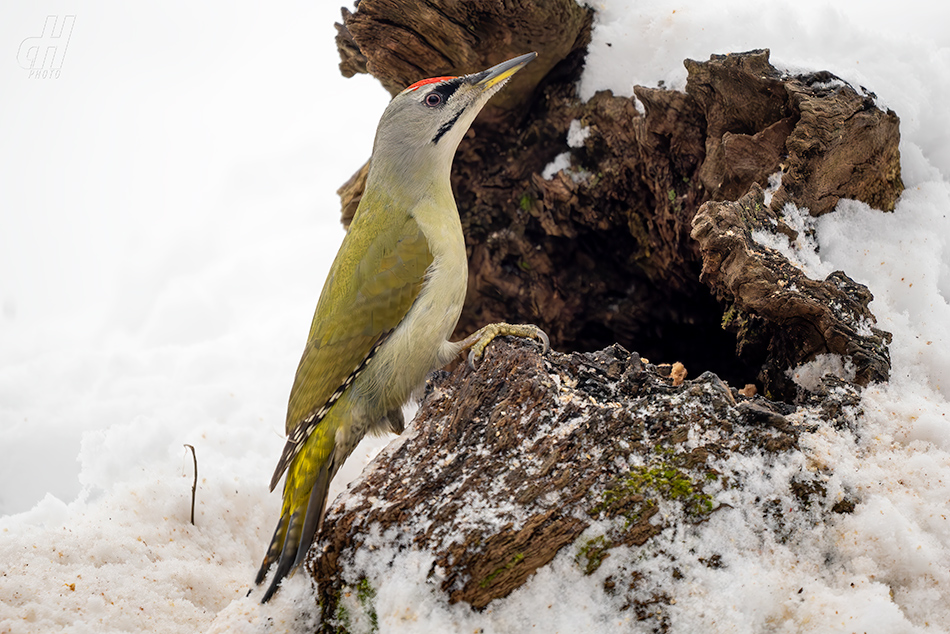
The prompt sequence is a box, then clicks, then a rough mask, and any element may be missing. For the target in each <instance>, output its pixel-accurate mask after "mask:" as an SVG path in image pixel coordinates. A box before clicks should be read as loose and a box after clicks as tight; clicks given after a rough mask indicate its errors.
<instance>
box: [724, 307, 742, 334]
mask: <svg viewBox="0 0 950 634" xmlns="http://www.w3.org/2000/svg"><path fill="white" fill-rule="evenodd" d="M738 317H739V310H738V309H737V308H736V305H735V304H733V305H732V306H730V307H729V308H728V309H726V312H724V313H723V314H722V329H723V330H726V329H727V328H729V326H731V325H732V323H733V322H735V321H736V319H738Z"/></svg>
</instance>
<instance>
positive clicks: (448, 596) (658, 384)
mask: <svg viewBox="0 0 950 634" xmlns="http://www.w3.org/2000/svg"><path fill="white" fill-rule="evenodd" d="M669 369H670V368H669V366H667V367H666V371H665V372H664V371H663V369H662V368H660V367H657V366H655V365H652V364H649V363H644V361H643V360H642V359H641V358H640V356H639V355H638V354H636V353H628V352H627V351H625V350H624V349H623V348H621V347H620V346H612V347H610V348H608V349H606V350H603V351H600V352H595V353H583V354H582V353H573V354H570V355H565V354H559V353H551V354H549V355H548V356H545V357H541V356H540V355H539V354H538V351H537V346H535V345H534V344H530V343H526V342H522V341H518V342H514V341H505V340H499V341H496V342H495V343H493V344H492V346H491V347H490V348H489V349H488V352H487V355H486V357H485V359H484V360H483V362H482V364H481V365H480V366H479V367H478V369H477V370H475V371H472V370H471V369H469V368H468V367H467V366H461V367H459V368H457V369H456V370H455V371H454V372H453V373H452V374H451V375H448V374H445V373H443V374H442V375H441V376H438V377H435V378H433V379H432V380H431V381H430V384H429V386H428V390H427V396H426V397H425V399H424V400H423V402H422V404H421V407H420V410H419V413H418V415H417V416H416V418H415V420H414V421H413V422H412V423H411V424H410V426H409V427H408V428H407V430H406V432H404V438H403V439H401V441H400V442H398V443H394V444H393V445H392V446H390V447H389V448H387V450H385V451H384V452H383V453H382V454H381V455H380V456H379V457H378V458H377V459H376V460H375V461H374V462H373V463H372V464H371V465H370V466H368V467H367V468H366V470H364V472H363V475H362V476H361V478H360V480H358V481H357V483H355V485H354V486H352V487H351V489H350V490H349V491H348V492H347V494H346V495H345V496H343V497H342V498H341V499H340V500H338V501H337V503H336V504H335V505H333V506H332V507H331V508H330V510H329V512H328V514H327V518H326V520H325V523H324V528H323V531H322V533H321V535H320V540H319V543H318V546H319V548H315V549H314V550H313V551H311V557H310V558H309V559H308V562H307V565H308V568H309V569H310V571H311V574H313V575H314V577H315V578H316V580H317V583H318V588H319V593H320V604H321V606H322V609H323V613H324V617H323V627H324V628H325V629H326V631H332V628H334V627H342V628H343V629H346V625H347V623H346V621H347V620H348V619H352V618H355V615H354V612H355V611H360V610H365V611H371V610H373V609H374V607H373V605H372V599H371V597H372V589H373V587H374V586H375V585H376V584H378V583H379V582H380V579H379V578H378V577H373V573H371V572H369V571H370V570H371V569H372V570H376V571H379V570H385V569H386V567H387V566H389V565H391V564H393V563H394V562H395V559H396V558H397V557H399V553H406V552H414V553H422V554H423V555H425V556H427V557H429V558H430V559H431V570H430V571H429V572H428V575H429V578H430V580H431V582H434V587H436V588H439V589H441V593H440V594H439V596H441V599H436V600H441V601H444V602H445V603H446V604H451V603H457V602H464V603H467V604H468V605H470V606H471V607H472V608H473V609H476V610H479V609H483V608H485V607H486V606H488V605H489V604H490V603H491V602H492V601H493V600H496V599H499V598H502V597H505V596H507V595H508V594H510V593H511V592H512V590H514V589H516V588H518V587H520V586H521V585H522V584H523V583H524V582H525V581H526V580H527V579H528V578H530V577H531V576H532V575H533V574H534V573H535V572H536V571H537V570H538V569H539V568H541V567H543V566H545V565H547V564H548V563H549V562H551V561H552V559H554V557H556V556H557V555H558V554H559V553H561V552H567V553H569V555H570V556H571V557H572V558H573V559H574V561H575V565H576V569H577V571H578V573H577V574H578V575H582V574H588V575H589V574H592V573H594V572H595V571H596V570H597V569H598V567H599V566H601V565H602V563H603V562H604V561H605V560H606V559H607V558H608V557H610V556H611V555H612V553H615V552H616V553H618V554H617V555H616V556H617V557H622V558H625V559H624V561H625V562H628V561H629V563H625V565H624V569H625V570H626V572H625V573H624V574H628V576H629V578H622V577H620V576H612V577H611V578H609V579H607V580H605V582H604V583H605V589H606V585H607V584H608V583H610V584H613V586H612V588H611V591H612V592H613V593H621V595H622V594H623V593H628V594H629V595H630V596H629V598H628V601H629V607H630V608H631V609H632V610H634V611H635V612H636V613H637V614H641V613H642V618H650V619H656V620H657V624H658V626H659V629H660V630H662V623H663V620H664V616H663V613H664V610H665V608H666V604H667V603H668V598H664V596H665V595H664V594H663V593H662V591H661V592H660V593H659V594H658V595H656V596H654V597H653V599H651V601H650V602H649V605H647V604H646V603H644V601H643V600H642V598H637V595H636V591H635V590H636V588H635V586H636V578H637V574H638V573H637V569H638V566H639V565H641V564H637V563H636V562H637V561H641V560H642V559H643V558H645V557H648V556H649V557H653V556H658V555H657V551H656V550H653V551H637V550H636V549H637V548H638V547H641V546H644V545H645V544H647V543H648V542H649V541H650V540H652V539H655V538H657V536H658V535H661V534H662V533H664V532H665V531H672V532H674V533H675V532H676V531H677V530H682V529H683V527H684V526H689V525H695V524H701V523H703V522H704V521H706V520H707V519H708V518H710V516H711V515H712V514H714V513H720V512H724V513H736V514H740V515H739V516H744V514H747V513H752V514H756V513H765V512H768V508H769V506H770V505H771V504H772V502H771V501H770V500H761V504H759V505H756V507H755V508H735V507H734V506H733V505H729V504H726V505H723V504H722V503H721V501H720V495H723V494H724V495H729V494H728V491H732V490H736V489H741V488H742V487H743V486H745V481H746V479H747V478H748V477H749V474H748V473H745V472H742V470H741V469H736V468H735V465H738V464H742V461H741V460H740V461H735V460H731V459H730V458H732V457H734V456H736V455H749V456H753V455H759V454H760V453H761V452H766V453H768V454H775V460H776V461H777V462H781V460H782V459H781V458H780V456H779V455H784V454H788V453H789V452H796V451H797V439H798V436H799V434H800V433H801V431H802V429H804V428H805V427H803V425H802V423H801V422H800V421H802V420H804V419H803V418H802V417H800V416H799V417H788V416H787V415H788V414H789V413H791V412H792V411H793V410H794V409H795V408H793V407H790V406H788V405H785V404H782V403H772V402H770V401H767V400H765V399H764V398H762V397H755V398H751V399H750V398H746V397H743V396H741V395H740V394H739V393H738V392H737V391H736V390H735V389H734V388H730V387H729V386H728V385H726V384H724V383H723V382H722V381H721V380H720V379H719V378H718V377H716V376H715V375H713V374H711V373H705V374H703V375H701V376H699V377H698V378H696V379H694V380H687V381H685V382H682V383H681V384H680V385H678V386H676V385H674V384H675V383H676V381H675V380H674V379H673V378H671V377H669V376H668V375H669V374H670V372H669ZM664 374H666V375H667V376H664ZM845 388H846V389H839V390H835V393H836V394H837V397H835V398H837V399H838V400H839V401H840V400H841V399H845V400H847V401H848V402H847V404H848V405H849V406H851V408H850V409H849V410H848V411H849V412H850V415H852V416H853V414H854V408H853V406H854V400H855V399H854V394H855V393H854V390H853V388H847V386H845ZM850 420H852V419H850V418H848V419H847V420H843V421H842V422H843V423H844V424H847V422H848V421H850ZM729 465H733V466H732V467H730V466H729ZM791 487H792V490H793V491H796V494H795V495H797V496H798V498H796V499H795V500H793V502H792V504H797V505H801V506H802V507H804V506H808V505H813V508H818V507H826V510H827V511H829V512H830V509H831V506H832V505H833V504H834V500H827V499H825V498H824V496H823V489H822V485H821V478H820V475H819V474H816V473H812V472H808V471H803V472H802V473H800V474H799V475H798V476H796V477H795V479H794V482H792V483H791ZM730 499H732V498H730ZM472 509H477V511H473V510H472ZM660 511H662V513H659V514H658V512H660ZM795 511H796V509H795V508H789V507H788V502H783V514H784V516H785V517H792V516H793V515H792V514H793V513H794V512H795ZM661 518H662V519H661ZM595 524H596V525H597V526H598V530H597V531H596V533H597V535H596V536H591V534H585V533H584V531H585V530H587V529H588V528H590V527H591V526H593V525H595ZM380 535H390V536H394V537H392V539H393V542H392V543H391V544H387V547H384V548H380V547H379V536H380ZM617 549H620V550H617ZM631 549H633V550H631ZM661 551H662V549H661ZM661 551H660V552H661ZM638 552H639V553H640V554H636V553H638ZM646 553H652V554H651V555H647V554H646ZM642 565H644V566H646V567H649V564H648V563H644V564H642ZM376 574H378V572H377V573H376ZM397 574H398V573H397ZM682 574H690V572H689V570H688V569H687V568H686V567H685V566H684V568H683V570H682ZM667 582H668V583H673V579H672V578H670V579H668V580H667ZM437 594H438V593H437ZM357 596H362V597H363V599H364V600H362V601H357V600H356V597H357ZM367 597H368V598H367ZM551 599H552V600H556V599H557V598H556V597H551Z"/></svg>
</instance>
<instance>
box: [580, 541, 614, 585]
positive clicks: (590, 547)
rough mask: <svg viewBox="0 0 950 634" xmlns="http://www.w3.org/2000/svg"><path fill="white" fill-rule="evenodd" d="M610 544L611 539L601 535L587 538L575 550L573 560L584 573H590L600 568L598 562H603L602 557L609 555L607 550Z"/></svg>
mask: <svg viewBox="0 0 950 634" xmlns="http://www.w3.org/2000/svg"><path fill="white" fill-rule="evenodd" d="M611 546H613V544H612V543H611V541H610V540H608V539H607V538H606V537H604V536H603V535H599V536H597V537H595V538H593V539H589V540H587V541H586V542H584V544H583V545H581V547H580V550H578V551H577V557H576V558H575V561H576V562H577V565H578V566H580V567H581V568H583V569H584V574H585V575H592V574H594V572H595V571H596V570H597V569H598V568H600V564H602V563H604V559H606V558H607V557H609V556H610V553H609V552H608V551H609V550H610V547H611Z"/></svg>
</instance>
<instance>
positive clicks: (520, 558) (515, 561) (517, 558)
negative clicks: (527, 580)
mask: <svg viewBox="0 0 950 634" xmlns="http://www.w3.org/2000/svg"><path fill="white" fill-rule="evenodd" d="M523 560H524V553H515V554H514V555H513V556H512V558H511V560H509V561H508V563H506V564H505V565H504V566H501V567H500V568H498V569H497V570H495V571H493V572H492V573H491V574H490V575H488V576H487V577H485V578H484V579H483V580H482V582H481V583H480V584H478V585H479V586H481V587H482V588H487V587H488V585H489V584H490V583H491V582H492V581H494V580H495V577H497V576H498V575H500V574H501V573H503V572H505V571H506V570H511V569H512V568H514V567H515V566H517V565H518V564H519V563H521V562H522V561H523Z"/></svg>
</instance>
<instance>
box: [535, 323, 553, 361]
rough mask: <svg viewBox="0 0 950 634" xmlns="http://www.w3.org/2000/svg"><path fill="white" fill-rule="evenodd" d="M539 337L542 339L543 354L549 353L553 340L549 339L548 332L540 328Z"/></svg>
mask: <svg viewBox="0 0 950 634" xmlns="http://www.w3.org/2000/svg"><path fill="white" fill-rule="evenodd" d="M538 339H540V340H541V354H542V355H545V354H547V353H548V351H549V350H550V349H551V340H550V339H548V334H547V333H546V332H544V331H543V330H541V329H540V328H538Z"/></svg>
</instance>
